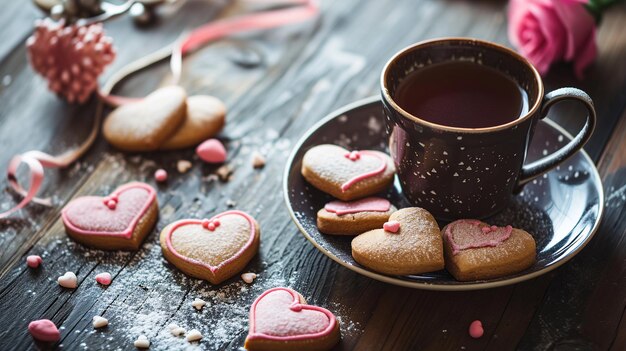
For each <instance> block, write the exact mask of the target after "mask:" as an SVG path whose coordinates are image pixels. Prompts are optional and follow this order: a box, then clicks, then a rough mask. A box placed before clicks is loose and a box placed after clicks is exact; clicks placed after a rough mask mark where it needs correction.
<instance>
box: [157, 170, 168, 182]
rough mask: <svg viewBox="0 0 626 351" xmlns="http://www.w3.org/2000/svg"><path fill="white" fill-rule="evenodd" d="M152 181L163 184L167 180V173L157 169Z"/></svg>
mask: <svg viewBox="0 0 626 351" xmlns="http://www.w3.org/2000/svg"><path fill="white" fill-rule="evenodd" d="M154 179H155V180H156V181H157V182H159V183H163V182H164V181H166V180H167V171H166V170H164V169H163V168H159V169H157V170H156V172H154Z"/></svg>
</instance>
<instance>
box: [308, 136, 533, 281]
mask: <svg viewBox="0 0 626 351" xmlns="http://www.w3.org/2000/svg"><path fill="white" fill-rule="evenodd" d="M301 172H302V176H303V177H304V178H305V179H306V180H307V182H309V183H310V184H311V185H313V186H314V187H316V188H317V189H319V190H321V191H323V192H325V193H328V194H330V195H332V196H333V197H335V198H337V200H335V201H331V202H329V203H327V204H326V205H325V206H324V208H322V209H320V210H319V211H318V213H317V227H318V229H319V231H320V232H322V233H324V234H328V235H345V236H356V237H354V239H352V256H353V258H354V260H355V261H356V262H358V263H359V264H361V265H363V266H365V267H367V268H369V269H371V270H373V271H376V272H379V273H383V274H390V275H409V274H420V273H426V272H432V271H438V270H442V269H444V267H445V268H446V269H447V270H448V272H450V274H452V275H453V276H454V277H455V278H456V279H457V280H460V281H470V280H482V279H491V278H497V277H501V276H504V275H508V274H513V273H516V272H519V271H522V270H524V269H526V268H528V267H530V266H531V265H532V264H533V263H534V262H535V256H536V252H535V251H536V248H535V241H534V239H533V237H532V236H531V235H530V234H529V233H527V232H525V231H523V230H521V229H516V228H512V227H511V226H506V227H497V226H491V225H488V224H486V223H483V222H480V221H478V220H466V219H461V220H458V221H455V222H452V223H450V224H448V225H447V226H445V227H444V228H443V230H440V228H439V225H438V223H437V221H436V220H435V218H434V217H433V216H432V215H431V214H430V213H429V212H428V211H427V210H426V209H423V208H419V207H409V208H403V209H400V210H398V209H396V207H394V206H393V204H391V203H390V202H389V201H388V200H387V199H385V198H382V197H376V196H375V195H376V194H377V193H380V192H382V191H384V190H386V189H387V188H388V187H389V186H391V184H392V183H393V178H394V174H395V166H394V164H393V161H392V159H391V158H390V157H389V155H387V154H385V153H382V152H380V151H371V150H363V151H348V150H346V149H344V148H342V147H340V146H337V145H330V144H324V145H318V146H315V147H313V148H311V149H310V150H308V151H307V152H306V154H305V155H304V158H303V160H302V170H301Z"/></svg>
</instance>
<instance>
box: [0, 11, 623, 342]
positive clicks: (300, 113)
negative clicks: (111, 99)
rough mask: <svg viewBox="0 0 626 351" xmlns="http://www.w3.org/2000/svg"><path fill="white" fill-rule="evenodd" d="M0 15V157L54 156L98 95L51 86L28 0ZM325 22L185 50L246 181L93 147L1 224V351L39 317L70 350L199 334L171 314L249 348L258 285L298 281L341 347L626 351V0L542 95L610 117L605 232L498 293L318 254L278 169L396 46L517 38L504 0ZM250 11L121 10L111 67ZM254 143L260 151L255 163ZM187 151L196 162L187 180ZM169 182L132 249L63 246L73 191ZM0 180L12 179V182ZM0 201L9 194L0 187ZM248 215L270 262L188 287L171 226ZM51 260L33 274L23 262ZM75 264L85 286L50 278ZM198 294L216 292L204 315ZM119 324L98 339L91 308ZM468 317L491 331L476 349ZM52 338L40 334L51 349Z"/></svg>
mask: <svg viewBox="0 0 626 351" xmlns="http://www.w3.org/2000/svg"><path fill="white" fill-rule="evenodd" d="M2 5H3V11H0V23H2V24H3V30H2V31H0V62H1V64H0V150H1V151H0V168H1V169H2V170H4V169H5V168H4V167H6V165H7V163H8V161H9V159H10V158H11V156H12V155H14V154H17V153H20V152H24V151H27V150H30V149H39V150H45V151H49V152H60V151H63V150H65V149H66V148H68V147H70V146H72V145H74V144H76V143H78V142H80V141H81V140H82V139H83V138H84V137H85V136H86V134H87V132H88V130H89V127H90V125H91V122H92V119H93V113H94V107H95V102H94V101H92V102H91V103H90V104H87V105H86V106H83V107H74V106H68V105H66V104H65V103H63V102H62V101H60V100H58V99H57V98H56V97H55V96H53V95H51V94H50V93H49V92H48V91H47V89H46V88H45V86H44V84H42V80H41V78H39V77H37V76H36V75H35V74H34V73H33V71H32V69H31V68H30V67H29V65H28V63H27V61H26V53H25V48H24V46H23V42H24V40H25V39H26V37H27V36H28V35H29V33H30V31H31V29H32V21H33V20H34V19H35V18H37V17H38V16H40V13H39V12H38V11H37V10H36V9H35V8H34V6H33V5H32V4H31V2H30V1H25V0H24V1H3V2H2ZM321 5H322V16H321V18H320V19H319V20H317V21H314V22H308V23H304V24H299V25H293V26H289V27H286V28H283V29H280V30H271V31H267V32H263V33H251V34H246V35H238V36H237V37H236V40H234V39H231V40H224V41H221V42H219V43H215V44H213V45H211V46H209V47H207V48H204V49H202V50H201V51H199V52H197V53H195V54H194V55H192V56H191V57H189V58H188V59H186V60H185V63H184V74H183V82H182V84H183V86H184V87H185V88H186V89H187V90H188V91H189V92H190V93H192V94H194V93H203V94H212V95H215V96H217V97H219V98H221V99H223V100H224V101H225V102H226V104H227V105H228V106H229V113H228V117H227V119H228V123H227V127H226V129H225V130H224V131H223V133H222V134H221V138H222V139H223V140H224V141H225V142H226V144H227V147H228V150H229V159H230V161H229V163H230V164H231V165H232V166H234V168H235V172H234V176H233V178H232V180H231V181H229V182H227V183H222V182H219V181H213V180H212V178H211V177H209V175H211V174H212V173H214V171H215V167H211V166H207V165H204V164H202V163H201V162H197V159H196V158H195V156H194V154H193V151H192V150H185V151H179V152H163V153H148V154H124V153H121V152H118V151H116V150H114V149H112V148H111V147H110V146H108V145H107V144H106V142H105V141H104V140H103V139H102V138H99V139H98V141H97V142H96V145H95V146H94V147H93V148H92V149H91V150H90V151H89V152H88V154H87V155H86V156H85V157H83V158H82V159H81V160H80V162H78V163H77V164H76V165H73V166H71V167H69V168H68V169H64V170H51V171H47V178H46V182H45V184H44V186H43V189H42V191H41V192H42V194H47V195H50V196H52V198H53V200H54V203H55V205H54V206H53V207H51V208H46V207H42V206H38V205H30V206H28V208H27V209H25V210H23V211H21V212H20V213H19V214H18V215H17V216H14V218H12V219H9V220H0V350H13V349H17V350H23V349H33V348H35V347H36V346H35V344H34V343H33V341H32V338H31V337H30V335H29V334H28V333H27V330H26V326H27V325H28V322H29V321H31V320H35V319H40V318H48V319H51V320H53V321H54V322H55V323H56V324H57V325H58V326H60V327H61V328H62V330H61V332H62V340H61V342H60V344H59V345H57V347H58V348H64V349H96V350H98V349H107V350H111V349H133V346H132V342H133V340H134V339H135V338H136V337H137V336H138V335H139V334H146V335H147V336H148V338H150V339H151V340H152V346H151V349H155V350H160V349H180V348H185V347H187V346H188V345H189V344H188V343H187V342H186V341H184V340H182V339H174V338H172V337H171V336H167V335H166V334H167V332H164V330H165V328H166V326H167V325H168V324H169V323H172V322H175V323H178V324H180V325H182V326H184V327H186V328H188V329H191V328H196V329H199V330H200V331H201V332H202V333H203V334H204V335H205V338H204V339H203V340H202V342H200V343H199V347H200V348H202V349H238V348H241V347H242V345H243V340H244V338H245V335H246V333H247V313H248V308H249V306H250V304H251V303H252V301H253V300H254V298H255V297H256V296H257V295H258V294H260V293H261V292H262V291H264V290H266V289H268V288H271V287H274V286H278V285H288V286H291V287H293V288H294V289H296V290H298V291H299V292H301V293H302V294H303V295H304V296H305V297H306V298H307V299H308V301H309V302H311V303H314V304H318V305H321V306H325V307H327V308H329V309H331V310H333V311H334V312H335V313H336V314H337V316H338V317H339V319H340V321H341V323H342V334H343V337H342V342H341V343H340V345H339V346H338V347H337V349H339V350H381V349H384V350H421V349H428V350H443V349H450V350H460V349H465V350H478V349H489V350H506V349H513V348H515V347H518V348H519V349H524V350H527V349H528V350H529V349H551V350H587V349H589V350H595V349H599V350H605V349H611V350H624V349H626V312H625V311H626V264H625V262H626V240H624V238H626V211H625V210H624V208H625V206H624V205H625V203H626V182H625V181H624V179H626V152H625V151H624V150H626V112H625V107H626V93H625V92H626V65H625V64H624V62H626V27H625V26H624V21H626V6H624V5H622V6H618V7H616V8H614V9H613V10H612V12H611V13H609V14H608V15H607V16H606V17H605V18H604V21H603V23H602V27H601V29H600V31H599V57H598V60H597V62H596V63H595V64H594V66H593V67H592V68H591V69H590V70H589V71H588V73H587V77H586V79H585V80H584V81H577V80H576V79H575V78H574V77H573V75H572V73H571V69H570V67H568V66H567V65H559V66H557V67H555V69H554V70H553V71H552V73H551V74H550V75H548V76H547V77H546V84H547V87H548V88H549V89H550V88H556V87H559V86H564V85H571V86H577V87H580V88H582V89H584V90H586V91H587V92H588V93H589V94H590V95H591V96H592V97H593V99H594V101H595V103H596V108H597V111H598V118H599V121H598V127H597V130H596V133H595V134H594V136H593V138H592V140H591V141H590V142H589V144H588V145H587V146H586V148H585V149H586V150H587V152H588V153H589V154H590V155H591V156H592V158H593V159H594V160H595V161H596V162H597V164H598V169H599V170H600V174H601V175H602V178H603V181H604V186H605V189H606V212H605V216H604V219H603V221H602V225H601V227H600V229H599V231H598V232H597V234H596V236H595V238H594V239H593V240H592V242H591V243H590V244H589V245H588V247H587V248H585V249H584V250H583V251H582V252H581V253H580V254H579V255H578V256H577V257H575V258H574V259H573V260H572V261H571V262H569V263H568V264H566V265H564V266H563V267H561V268H559V269H557V270H556V271H554V272H552V273H550V274H547V275H545V276H542V277H540V278H537V279H534V280H531V281H528V282H525V283H521V284H518V285H515V286H509V287H504V288H498V289H491V290H483V291H472V292H455V293H453V292H445V293H444V292H433V291H419V290H413V289H407V288H400V287H396V286H392V285H387V284H384V283H380V282H377V281H374V280H371V279H369V278H365V277H362V276H360V275H358V274H356V273H353V272H352V271H349V270H347V269H344V268H342V267H340V266H339V265H337V264H335V263H334V262H332V261H331V260H330V259H328V258H326V257H325V256H323V255H322V254H321V253H320V252H318V251H317V250H316V249H315V248H314V247H313V246H312V245H310V244H309V243H308V242H307V241H306V240H305V239H304V237H303V236H302V235H300V234H299V232H298V230H297V229H296V227H295V225H294V224H293V223H292V222H291V220H290V218H289V215H288V214H287V211H286V209H285V207H284V206H285V205H284V203H283V199H282V193H281V181H282V172H283V168H284V163H285V160H286V157H287V155H288V153H289V152H290V150H291V147H292V145H293V144H294V143H295V142H296V141H297V139H298V138H299V137H300V136H301V135H302V133H303V132H304V131H305V130H306V129H307V128H309V127H310V126H311V125H312V124H314V123H315V122H316V121H317V120H318V119H319V118H321V117H322V116H324V115H325V114H327V113H329V112H330V111H332V110H333V109H335V108H338V107H340V106H342V105H344V104H346V103H349V102H351V101H354V100H356V99H359V98H363V97H366V96H370V95H374V94H377V92H378V77H379V72H380V70H381V68H382V66H383V64H384V63H385V61H386V60H387V58H388V57H389V56H390V55H391V54H393V53H394V52H396V51H397V50H399V49H401V48H402V47H404V46H406V45H408V44H410V43H413V42H416V41H419V40H423V39H428V38H434V37H439V36H472V37H478V38H482V39H487V40H492V41H496V42H500V43H503V44H505V45H509V43H508V41H507V38H506V17H505V15H504V10H505V7H506V2H504V1H478V0H475V1H460V0H459V1H454V0H445V1H443V0H422V1H411V0H403V1H392V0H390V1H373V0H372V1H359V0H342V1H332V0H327V1H322V4H321ZM247 10H249V8H246V7H245V6H241V5H237V4H233V3H230V2H228V1H200V0H189V1H187V2H185V3H184V5H183V6H182V7H181V8H180V9H179V10H178V11H170V12H166V13H163V17H162V20H161V21H160V22H159V23H157V24H156V25H154V26H151V27H148V28H143V29H138V28H137V27H135V26H134V25H133V24H132V21H131V20H130V18H128V17H123V18H120V19H116V20H114V21H112V22H110V23H107V24H106V29H107V31H108V33H109V35H111V36H112V37H113V38H114V39H115V42H116V46H117V48H118V52H119V55H118V58H117V60H116V61H115V63H114V64H113V66H112V67H111V68H110V69H109V70H108V71H107V74H105V78H106V76H108V75H110V74H111V73H112V72H115V70H116V69H118V68H119V67H121V66H122V65H124V64H125V63H127V62H130V61H131V60H133V59H135V58H138V57H140V56H142V55H145V54H147V53H149V52H151V51H153V50H155V49H157V48H159V47H161V46H163V45H165V44H167V43H169V42H171V41H173V40H174V39H175V38H177V37H178V35H179V34H180V33H181V32H182V31H184V30H186V29H189V28H193V27H195V26H197V25H199V24H202V23H204V22H206V21H208V20H211V19H213V18H217V17H223V16H230V15H234V14H237V13H241V12H245V11H247ZM167 69H168V68H167V65H166V64H161V65H159V66H157V67H155V68H152V69H150V70H148V71H146V72H143V73H141V74H138V75H136V76H134V77H133V78H132V79H130V80H128V81H127V82H126V83H125V84H124V85H123V86H122V88H121V89H120V90H118V93H120V94H125V95H129V96H142V95H144V94H146V93H147V92H149V91H150V90H152V89H154V88H155V87H156V86H158V85H159V84H163V83H164V82H166V81H167V80H168V79H169V77H168V70H167ZM578 112H580V111H579V110H578V109H577V107H576V106H570V105H565V104H564V106H559V108H558V109H556V110H555V111H554V113H553V115H551V118H553V119H554V120H556V121H558V122H559V123H560V124H562V125H563V126H565V127H566V128H567V129H569V130H571V131H576V128H578V126H579V125H580V121H581V120H582V116H578ZM254 150H258V151H261V152H262V153H264V154H265V155H266V157H267V165H266V167H265V168H264V169H262V170H253V169H252V167H251V163H250V155H251V152H252V151H254ZM180 159H187V160H191V161H194V166H193V168H192V169H191V170H190V171H189V172H188V173H186V174H179V173H178V172H177V171H176V162H177V160H180ZM159 167H163V168H165V169H167V170H168V171H169V173H170V179H169V180H168V182H167V184H166V185H159V186H157V189H158V192H159V203H160V206H161V216H160V219H159V222H158V225H157V228H156V229H155V230H154V231H153V233H152V234H151V235H150V236H149V237H148V238H147V240H146V242H145V243H144V245H143V247H142V249H141V250H140V251H138V252H136V253H105V252H99V251H96V250H88V249H86V248H84V247H81V246H80V245H77V244H75V243H73V242H72V241H71V240H69V239H68V238H67V237H66V235H65V233H64V230H63V226H62V224H61V222H60V220H59V211H60V209H61V208H62V207H63V205H64V204H65V203H67V202H68V201H69V200H70V199H72V198H73V197H75V196H79V195H86V194H105V193H107V192H108V191H110V190H112V189H113V188H115V187H116V186H117V185H119V184H122V183H124V182H127V181H130V180H141V181H146V182H148V183H151V184H154V180H153V173H154V170H155V169H157V168H159ZM0 184H2V187H3V189H4V188H6V181H5V180H2V181H0ZM1 199H2V200H1V202H0V206H2V207H0V208H6V207H8V206H9V205H12V204H13V203H14V201H16V200H17V199H16V198H13V197H11V196H10V195H9V193H8V192H4V191H3V192H2V195H1ZM231 201H234V202H236V205H235V207H236V208H238V209H241V210H244V211H248V212H249V213H251V214H252V215H253V216H255V217H256V218H257V220H258V221H259V222H260V224H261V227H262V244H261V250H260V253H259V255H258V256H257V257H256V258H255V259H254V260H253V261H252V262H251V263H250V265H249V266H248V268H247V269H246V270H247V271H252V272H257V273H258V274H259V278H258V279H257V281H255V283H254V284H252V285H250V286H248V285H246V284H244V283H242V282H241V280H240V279H239V278H238V277H235V278H233V279H231V280H229V281H227V282H226V283H224V284H221V285H219V286H212V285H210V284H208V283H206V282H201V281H197V280H194V279H189V278H186V277H185V276H184V275H182V274H181V273H179V272H178V271H177V270H176V269H175V268H173V267H172V266H171V265H169V264H168V263H167V262H165V261H164V260H163V259H162V256H161V253H160V248H159V247H158V232H159V230H160V229H162V228H163V227H164V226H165V225H166V224H168V223H170V222H172V221H174V220H176V219H180V218H186V217H205V216H207V215H209V214H212V213H216V212H221V211H224V210H226V209H228V208H229V206H228V205H229V202H231ZM29 254H40V255H42V256H43V257H44V264H43V266H42V267H41V269H39V270H36V271H33V270H30V269H28V268H27V267H26V265H25V263H24V260H25V257H26V256H27V255H29ZM66 271H73V272H75V273H76V274H77V276H78V278H79V282H80V286H79V287H78V289H76V290H66V289H63V288H61V287H59V286H58V285H57V283H56V278H57V277H58V276H59V275H62V274H63V273H64V272H66ZM103 271H109V272H111V273H112V274H113V275H114V282H113V284H112V285H111V286H109V287H107V288H103V287H100V286H98V285H97V284H95V280H94V276H95V275H96V274H97V273H100V272H103ZM195 297H202V298H204V299H205V300H207V301H209V302H210V306H207V307H206V308H205V309H204V310H203V311H202V312H197V311H195V310H193V309H192V307H191V305H190V303H191V301H192V300H193V299H194V298H195ZM94 315H103V316H104V317H106V318H108V319H109V321H110V325H109V326H108V327H107V328H106V329H103V330H99V331H95V332H94V330H93V328H92V327H91V318H92V316H94ZM474 319H480V320H482V321H483V324H484V326H485V335H484V337H482V338H481V339H478V340H474V339H471V338H470V337H469V336H468V333H467V328H468V325H469V323H470V322H471V321H472V320H474ZM38 347H43V345H38Z"/></svg>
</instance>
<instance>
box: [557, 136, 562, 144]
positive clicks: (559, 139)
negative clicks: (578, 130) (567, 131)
mask: <svg viewBox="0 0 626 351" xmlns="http://www.w3.org/2000/svg"><path fill="white" fill-rule="evenodd" d="M557 140H558V141H559V143H560V142H563V136H562V135H559V137H558V138H557Z"/></svg>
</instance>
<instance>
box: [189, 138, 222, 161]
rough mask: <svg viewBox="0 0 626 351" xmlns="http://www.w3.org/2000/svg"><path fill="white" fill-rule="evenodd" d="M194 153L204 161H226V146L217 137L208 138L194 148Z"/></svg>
mask: <svg viewBox="0 0 626 351" xmlns="http://www.w3.org/2000/svg"><path fill="white" fill-rule="evenodd" d="M196 154H197V155H198V157H200V158H201V159H202V160H203V161H204V162H208V163H223V162H224V161H226V148H225V147H224V144H222V143H221V142H220V141H219V140H217V139H209V140H207V141H205V142H203V143H202V144H200V145H198V147H197V148H196Z"/></svg>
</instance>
